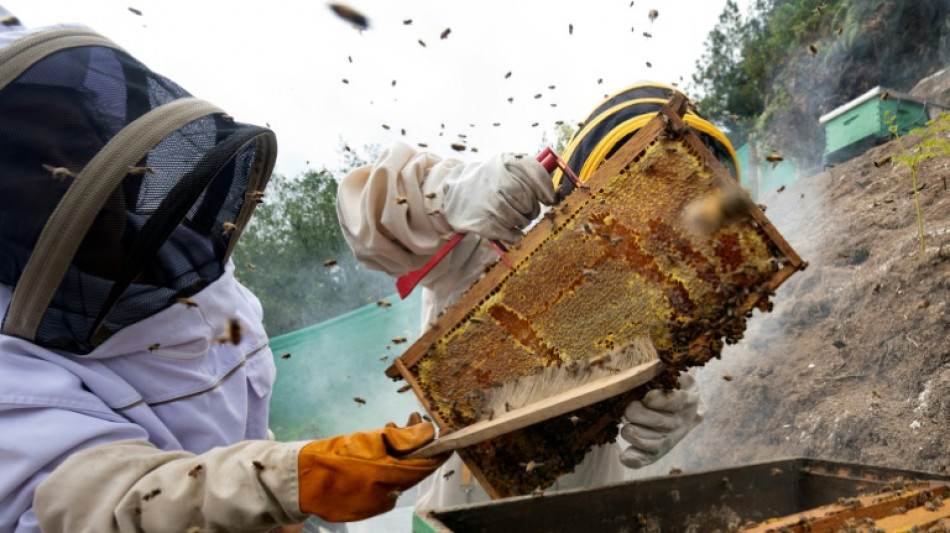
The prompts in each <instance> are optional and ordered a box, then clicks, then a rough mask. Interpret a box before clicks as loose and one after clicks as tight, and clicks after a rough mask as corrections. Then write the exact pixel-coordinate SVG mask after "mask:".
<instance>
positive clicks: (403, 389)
mask: <svg viewBox="0 0 950 533" xmlns="http://www.w3.org/2000/svg"><path fill="white" fill-rule="evenodd" d="M410 390H412V385H403V386H402V387H399V389H397V390H396V393H398V394H402V393H404V392H409V391H410Z"/></svg>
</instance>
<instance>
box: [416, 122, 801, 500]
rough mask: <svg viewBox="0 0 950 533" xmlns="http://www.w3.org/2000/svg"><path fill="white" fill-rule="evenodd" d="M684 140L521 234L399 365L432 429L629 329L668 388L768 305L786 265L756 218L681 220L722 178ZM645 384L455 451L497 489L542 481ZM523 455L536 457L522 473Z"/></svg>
mask: <svg viewBox="0 0 950 533" xmlns="http://www.w3.org/2000/svg"><path fill="white" fill-rule="evenodd" d="M696 146H697V145H696V144H695V143H690V142H687V139H686V138H685V137H679V138H676V139H665V140H664V139H663V136H660V137H659V138H658V139H657V140H655V141H653V142H652V143H650V144H649V145H647V146H646V148H645V150H644V151H643V152H642V153H640V155H639V156H638V157H636V158H634V160H633V161H631V162H630V163H629V164H627V165H626V167H625V168H623V169H622V170H621V171H620V172H618V173H617V174H616V175H614V176H612V177H609V178H608V179H606V180H604V181H599V182H598V189H597V190H596V191H592V192H591V194H586V193H584V192H582V191H580V190H578V191H575V192H574V193H572V195H571V198H573V199H574V201H573V202H572V203H571V205H568V206H563V208H562V206H555V207H554V208H553V209H552V210H551V211H550V212H549V213H548V214H547V215H546V216H545V218H544V219H543V220H541V221H540V223H539V224H538V225H537V226H536V227H535V228H533V229H532V230H531V233H535V232H541V233H542V234H545V236H544V237H543V238H542V239H540V240H537V239H535V242H538V243H539V244H537V246H535V247H534V248H533V249H532V250H530V251H528V252H526V253H525V254H524V257H522V258H521V259H520V260H519V262H518V264H517V265H515V268H514V269H513V270H510V271H508V272H507V274H505V275H504V276H503V277H502V278H501V281H500V282H498V284H497V285H495V286H494V287H492V288H491V289H490V290H485V291H484V292H485V294H486V295H485V296H484V297H483V298H482V299H481V300H480V301H479V302H478V303H477V305H475V306H473V307H471V309H470V310H469V312H468V313H467V314H466V315H465V316H464V318H462V319H461V320H460V321H458V322H457V323H456V324H453V327H451V329H448V330H446V331H444V332H443V333H442V334H441V336H440V337H439V338H438V340H437V341H435V342H434V343H432V344H431V345H429V346H428V349H427V351H426V352H425V353H424V355H422V356H421V358H420V359H419V360H418V361H417V363H416V364H415V366H414V367H413V369H412V371H413V372H414V373H415V375H416V377H417V381H418V384H419V387H420V388H421V392H422V394H423V395H424V397H425V399H426V400H427V402H428V406H429V408H430V412H432V411H434V412H437V415H438V418H440V419H441V422H442V423H443V425H444V426H445V427H443V429H446V428H447V429H458V428H462V427H465V426H468V425H471V424H472V423H475V422H477V421H479V420H485V419H490V418H491V417H492V416H494V414H495V413H494V412H493V411H491V410H489V409H488V407H487V400H486V396H487V394H486V391H491V390H492V389H494V388H498V387H500V386H501V385H502V384H504V383H506V382H511V381H512V380H517V379H520V378H525V377H528V376H532V375H536V374H538V373H540V372H542V371H544V370H545V369H546V368H550V367H559V368H562V370H564V371H567V369H568V368H571V365H575V368H576V365H577V364H585V363H586V364H588V365H589V364H590V362H591V361H592V360H594V359H595V358H598V357H600V356H602V355H603V354H604V353H606V352H609V351H611V350H614V349H615V348H618V347H623V346H625V345H628V344H630V343H632V342H634V341H635V340H636V339H638V338H648V339H650V340H652V342H653V345H654V346H655V347H656V350H657V353H658V354H659V356H660V358H661V359H662V360H663V361H664V362H665V363H666V364H667V365H668V371H667V373H666V374H664V375H663V376H661V378H658V379H661V380H662V381H663V382H664V383H665V384H666V385H668V386H675V376H676V374H677V372H678V371H679V370H682V369H685V368H686V367H689V366H694V365H702V364H704V363H705V362H707V361H708V360H709V359H710V358H713V357H719V355H720V353H721V349H722V347H723V343H724V342H725V343H733V342H737V341H738V340H739V339H740V338H741V337H742V335H743V332H744V330H745V327H746V319H747V318H748V317H749V316H751V309H752V308H753V306H756V307H758V308H759V309H761V310H763V311H766V310H769V309H770V304H769V297H770V295H771V290H770V289H774V285H775V284H774V283H772V284H771V285H770V282H773V278H774V277H775V275H776V273H777V272H778V271H779V270H780V269H781V268H783V267H785V266H787V265H788V263H789V260H788V258H786V257H785V256H784V255H783V254H782V253H781V252H779V250H778V248H777V247H776V245H775V244H774V243H773V242H771V240H770V238H769V235H768V234H767V233H766V232H764V231H763V229H762V228H763V224H762V223H761V221H762V220H764V216H761V217H759V218H758V222H757V221H756V219H753V218H749V217H747V218H744V219H742V220H740V221H738V222H735V223H732V224H730V225H728V226H726V227H722V228H719V229H718V230H716V231H714V232H713V233H711V234H703V233H701V232H697V231H695V230H693V229H691V228H690V227H689V225H688V223H687V221H686V220H685V217H684V216H683V213H684V210H685V208H686V207H687V204H689V203H690V202H691V201H694V200H695V199H697V198H704V197H708V196H710V195H714V194H716V193H717V191H718V190H719V189H720V186H719V185H718V184H719V183H722V182H721V181H717V177H716V175H715V174H714V172H713V170H712V169H711V168H710V166H708V165H707V164H706V163H705V160H704V156H705V157H709V156H708V154H706V153H705V152H703V151H702V150H701V149H698V148H696ZM601 185H602V186H601ZM719 192H721V191H719ZM585 194H586V196H585ZM578 195H581V197H582V198H586V199H584V200H578V199H577V198H574V197H576V196H578ZM528 237H531V234H529V236H528ZM530 240H531V239H527V238H526V241H525V242H528V241H530ZM783 242H784V241H783ZM796 258H797V256H796ZM498 268H506V267H503V266H498ZM483 281H484V280H483ZM476 287H477V285H476ZM473 290H474V289H473ZM654 385H655V384H654ZM648 386H649V385H648ZM645 390H647V388H645V387H642V388H640V389H637V390H634V391H632V392H630V393H627V394H625V395H622V396H620V397H615V398H611V399H609V400H605V401H602V402H600V403H598V404H595V405H592V406H590V407H587V408H584V409H581V410H579V411H577V412H575V413H572V414H571V415H569V416H562V417H557V418H554V419H550V420H547V421H544V422H541V423H538V424H535V425H533V426H530V427H528V428H525V429H522V430H519V431H516V432H513V433H509V434H507V435H503V436H501V437H497V438H494V439H492V440H489V441H486V442H483V443H481V444H478V445H475V446H472V447H470V448H467V449H463V450H460V451H459V453H460V455H461V456H462V458H463V459H464V460H465V461H466V463H467V464H469V465H470V466H471V467H472V468H473V470H475V471H476V472H479V471H480V472H481V475H482V481H483V482H484V481H487V482H488V484H489V485H491V489H493V491H494V492H495V493H496V494H498V495H501V496H510V495H518V494H527V493H529V492H531V491H533V490H536V489H537V488H545V487H547V486H549V485H551V484H552V483H553V482H554V480H555V479H556V478H557V477H558V476H560V475H562V474H565V473H568V472H571V471H572V470H573V469H574V467H575V466H576V465H577V464H578V463H580V461H581V460H582V459H583V457H584V456H585V454H586V453H587V452H588V451H589V450H590V449H591V447H592V446H596V445H600V444H604V443H607V442H610V441H612V440H614V439H615V438H616V436H617V422H619V420H620V417H621V415H622V413H623V408H624V406H625V405H626V404H627V403H628V402H629V401H630V400H631V399H633V398H637V397H639V396H641V395H642V394H643V393H644V392H645ZM505 407H506V409H507V408H508V405H507V404H506V406H505ZM511 407H512V408H517V407H519V406H517V405H515V406H511ZM532 461H533V462H534V463H535V464H540V465H542V466H541V467H538V468H526V466H525V465H526V464H528V463H529V462H532ZM490 492H491V491H490Z"/></svg>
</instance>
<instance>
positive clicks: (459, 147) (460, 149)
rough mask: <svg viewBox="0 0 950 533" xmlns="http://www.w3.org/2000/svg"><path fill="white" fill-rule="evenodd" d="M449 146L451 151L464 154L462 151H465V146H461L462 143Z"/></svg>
mask: <svg viewBox="0 0 950 533" xmlns="http://www.w3.org/2000/svg"><path fill="white" fill-rule="evenodd" d="M449 146H451V147H452V149H453V150H455V151H456V152H464V151H465V145H464V144H462V143H452V144H450V145H449Z"/></svg>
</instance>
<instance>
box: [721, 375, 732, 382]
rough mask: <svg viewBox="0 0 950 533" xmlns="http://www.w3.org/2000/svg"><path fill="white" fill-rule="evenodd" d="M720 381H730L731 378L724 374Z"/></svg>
mask: <svg viewBox="0 0 950 533" xmlns="http://www.w3.org/2000/svg"><path fill="white" fill-rule="evenodd" d="M722 379H724V380H726V381H732V376H730V375H729V374H726V375H725V376H723V377H722Z"/></svg>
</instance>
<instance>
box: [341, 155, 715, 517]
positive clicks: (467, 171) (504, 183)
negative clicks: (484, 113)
mask: <svg viewBox="0 0 950 533" xmlns="http://www.w3.org/2000/svg"><path fill="white" fill-rule="evenodd" d="M397 197H405V199H406V201H405V202H402V201H400V202H397V201H396V199H397ZM554 198H555V197H554V188H553V185H552V182H551V176H550V175H549V174H548V173H547V172H546V171H545V170H544V169H543V168H542V167H541V165H540V164H539V163H538V162H537V161H535V159H534V158H533V157H530V156H525V157H520V158H518V157H516V156H515V155H514V154H500V155H496V156H495V157H492V158H490V159H488V160H486V161H484V162H481V163H462V162H460V161H458V160H452V159H441V158H439V157H438V156H436V155H433V154H431V153H426V152H420V151H417V150H415V149H413V148H412V147H410V146H407V145H405V144H401V143H399V144H395V145H393V146H391V147H389V148H387V149H386V150H384V151H383V152H382V154H380V156H379V158H378V159H377V160H376V161H375V162H374V163H373V164H371V165H367V166H364V167H361V168H358V169H356V170H353V171H352V172H350V173H349V174H348V175H347V176H346V177H345V178H344V179H343V181H342V183H341V184H340V188H339V193H338V198H337V213H338V215H339V218H340V223H341V225H342V227H343V234H344V235H345V236H346V239H347V241H348V242H349V244H350V247H351V248H352V249H353V252H354V253H355V255H356V257H357V259H359V260H360V261H361V262H362V263H363V264H364V265H366V266H368V267H369V268H372V269H375V270H381V271H383V272H386V273H388V274H390V275H392V276H400V275H403V274H406V273H407V272H410V271H413V270H416V269H418V268H420V267H421V266H423V265H424V264H425V263H426V262H427V261H428V260H429V258H430V257H432V256H433V255H434V254H435V253H436V252H438V251H439V250H440V249H441V248H442V247H443V246H444V245H445V240H443V238H442V237H443V236H446V235H450V234H452V233H466V234H468V235H466V237H465V238H464V239H462V241H461V242H460V243H459V244H458V245H457V246H456V247H455V248H454V249H453V250H452V252H451V253H450V254H449V255H448V256H446V257H445V258H444V259H443V260H442V261H441V262H440V263H439V264H438V265H437V266H436V267H435V268H434V269H433V270H432V271H431V272H429V274H428V275H426V277H425V278H423V280H422V283H421V284H422V286H423V290H424V292H423V294H422V298H423V303H422V305H423V310H422V314H423V317H422V321H423V329H426V328H427V327H428V324H431V323H434V321H435V319H436V317H437V316H438V314H439V313H440V312H441V311H442V310H444V309H445V308H447V307H448V306H450V305H452V304H453V303H454V302H455V301H456V300H457V299H458V297H459V296H460V295H461V293H462V292H463V291H464V290H466V289H467V288H468V287H469V286H470V285H471V284H472V283H473V282H475V281H476V280H477V279H478V278H479V277H480V276H481V275H482V273H483V271H484V266H485V264H486V263H489V262H492V261H495V260H496V259H497V258H498V256H497V253H496V252H495V251H494V249H493V248H492V247H491V246H490V245H489V240H490V239H500V240H502V241H505V242H508V243H513V242H516V241H518V240H519V239H520V238H521V236H522V232H521V229H522V228H526V227H527V226H528V225H529V224H530V223H531V221H532V220H533V219H534V218H535V217H537V216H538V214H539V213H540V210H541V205H542V204H545V205H550V204H552V203H553V202H554ZM681 383H682V388H681V389H679V390H675V391H669V392H668V391H663V390H653V391H650V392H649V393H648V394H647V395H646V396H645V397H644V398H643V401H642V402H641V401H636V402H633V403H631V404H630V405H629V406H628V407H627V409H626V412H625V419H626V423H625V424H624V425H623V426H622V428H621V430H620V435H621V437H622V438H623V439H624V440H625V441H626V442H627V443H628V445H627V446H626V447H625V448H623V447H621V446H620V445H617V444H608V445H605V446H601V447H599V448H597V449H594V450H593V451H591V452H590V453H589V454H588V455H587V457H586V458H585V460H584V462H583V463H581V464H580V465H579V466H578V467H577V468H576V469H575V471H574V472H573V473H572V474H569V475H565V476H563V477H561V478H559V479H558V481H557V484H556V486H555V488H556V489H566V488H573V487H586V486H592V485H601V484H606V483H612V482H618V481H622V480H623V474H624V466H626V467H629V468H639V467H641V466H645V465H648V464H650V463H652V462H654V461H656V460H657V459H659V458H660V457H661V456H663V455H664V454H665V453H666V452H668V451H669V450H670V449H671V448H672V447H673V446H674V445H675V444H676V443H677V442H679V441H680V440H681V439H682V438H683V437H684V436H685V435H686V434H687V433H688V432H689V431H690V430H691V429H692V428H693V427H694V426H695V425H696V424H697V423H699V421H700V420H701V414H700V402H699V397H698V395H697V393H696V391H695V387H694V384H693V380H692V378H691V377H690V376H689V375H684V376H683V377H682V378H681ZM452 470H454V471H456V472H461V471H462V462H461V459H459V457H458V455H453V456H452V458H451V459H450V460H449V461H448V462H447V463H446V464H445V465H444V466H443V467H442V470H441V471H440V472H439V474H440V475H434V476H431V477H430V478H429V479H427V480H425V481H423V482H422V483H421V484H420V493H421V496H420V499H419V501H418V502H417V508H419V509H428V508H443V507H447V506H452V505H460V504H465V503H472V502H478V501H486V500H488V495H487V494H486V493H485V492H484V491H483V490H482V489H481V488H478V487H474V486H467V485H465V483H466V479H465V476H460V475H455V476H445V477H448V479H445V477H443V475H441V474H445V473H447V472H449V471H452Z"/></svg>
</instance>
